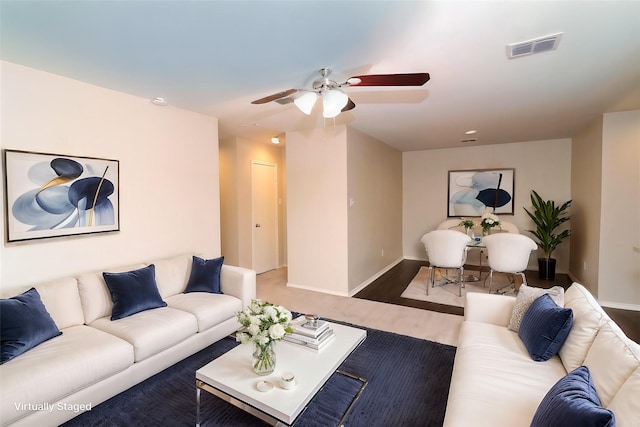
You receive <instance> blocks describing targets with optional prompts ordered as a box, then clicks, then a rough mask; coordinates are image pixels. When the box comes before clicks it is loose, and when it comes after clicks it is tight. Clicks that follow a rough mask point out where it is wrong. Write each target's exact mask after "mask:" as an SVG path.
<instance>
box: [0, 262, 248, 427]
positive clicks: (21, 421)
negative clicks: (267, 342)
mask: <svg viewBox="0 0 640 427" xmlns="http://www.w3.org/2000/svg"><path fill="white" fill-rule="evenodd" d="M150 264H154V265H155V276H156V283H157V287H158V290H159V292H160V295H161V296H162V299H163V300H164V301H165V302H166V303H167V307H162V308H155V309H151V310H146V311H142V312H140V313H136V314H133V315H131V316H128V317H125V318H123V319H119V320H116V321H111V320H110V315H111V309H112V306H113V304H112V301H111V296H110V293H109V289H108V288H107V285H106V283H105V281H104V279H103V276H102V271H98V272H94V273H89V274H82V275H79V276H77V277H67V278H63V279H59V280H55V281H51V282H48V283H43V284H37V285H35V286H33V287H35V288H36V290H37V291H38V293H39V294H40V296H41V299H42V302H43V303H44V305H45V308H46V310H47V311H48V312H49V314H50V315H51V317H52V318H53V320H54V321H55V323H56V325H57V327H58V328H59V329H60V331H62V334H61V335H59V336H57V337H55V338H52V339H50V340H48V341H45V342H44V343H42V344H40V345H38V346H36V347H34V348H33V349H31V350H28V351H27V352H26V353H23V354H21V355H19V356H17V357H16V358H14V359H12V360H9V361H8V362H6V363H4V364H2V365H0V425H2V426H5V425H15V426H40V427H41V426H56V425H59V424H60V423H62V422H65V421H67V420H69V419H71V418H73V417H75V416H77V415H78V414H80V413H81V412H84V411H86V410H90V409H91V407H93V406H96V405H98V404H99V403H101V402H103V401H105V400H107V399H109V398H110V397H113V396H115V395H116V394H118V393H120V392H122V391H124V390H126V389H128V388H129V387H131V386H133V385H135V384H137V383H139V382H141V381H143V380H144V379H146V378H148V377H150V376H152V375H154V374H156V373H158V372H160V371H162V370H163V369H165V368H167V367H169V366H171V365H173V364H175V363H176V362H178V361H180V360H182V359H184V358H185V357H187V356H189V355H191V354H193V353H196V352H197V351H199V350H201V349H203V348H205V347H207V346H209V345H210V344H212V343H214V342H215V341H218V340H220V339H221V338H223V337H225V336H227V335H229V334H231V333H232V332H234V331H235V330H236V329H237V328H238V326H239V324H238V322H237V320H236V317H235V314H236V312H238V311H240V310H242V309H244V307H246V306H247V305H248V304H249V303H250V302H251V299H253V298H255V295H256V273H255V271H253V270H249V269H245V268H240V267H233V266H228V265H223V266H222V270H221V274H220V283H221V290H222V292H223V294H213V293H205V292H195V293H183V291H184V290H185V287H186V284H187V281H188V279H189V276H190V272H191V265H192V255H180V256H175V257H171V258H167V259H161V260H155V261H150V262H148V263H143V264H139V265H130V266H126V267H122V268H117V269H108V270H107V271H109V272H125V271H132V270H136V269H139V268H142V267H145V266H148V265H150ZM28 288H31V286H29V287H27V288H25V290H26V289H28ZM13 294H14V295H15V294H16V292H14V293H13ZM3 297H7V296H5V295H3Z"/></svg>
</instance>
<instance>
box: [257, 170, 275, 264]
mask: <svg viewBox="0 0 640 427" xmlns="http://www.w3.org/2000/svg"><path fill="white" fill-rule="evenodd" d="M277 176H278V175H277V170H276V165H272V164H266V163H259V162H252V163H251V193H252V194H251V201H252V207H253V208H252V209H253V214H252V217H253V224H252V227H253V269H254V270H255V271H256V272H257V273H264V272H265V271H269V270H274V269H276V268H277V267H278V187H277V184H278V179H277Z"/></svg>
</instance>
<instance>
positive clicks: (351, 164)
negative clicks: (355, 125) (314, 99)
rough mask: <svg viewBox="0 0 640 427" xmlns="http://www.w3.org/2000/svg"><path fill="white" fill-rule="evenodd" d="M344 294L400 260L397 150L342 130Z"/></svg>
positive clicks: (362, 285) (398, 156)
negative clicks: (345, 222) (344, 157)
mask: <svg viewBox="0 0 640 427" xmlns="http://www.w3.org/2000/svg"><path fill="white" fill-rule="evenodd" d="M347 181H348V182H347V189H348V190H347V191H348V197H349V220H348V222H349V225H348V228H349V240H348V241H349V294H350V295H352V294H354V293H357V291H358V290H360V289H362V288H363V287H364V286H366V285H367V284H368V283H370V281H371V280H372V278H375V277H377V276H378V275H380V274H381V272H384V271H386V270H387V269H388V268H389V267H390V266H392V265H394V264H395V263H397V262H398V261H400V260H401V259H402V153H401V152H399V151H397V150H395V149H393V148H391V147H389V146H388V145H385V144H383V143H381V142H379V141H378V140H376V139H374V138H372V137H370V136H368V135H365V134H363V133H361V132H359V131H357V130H355V129H351V128H349V129H348V130H347Z"/></svg>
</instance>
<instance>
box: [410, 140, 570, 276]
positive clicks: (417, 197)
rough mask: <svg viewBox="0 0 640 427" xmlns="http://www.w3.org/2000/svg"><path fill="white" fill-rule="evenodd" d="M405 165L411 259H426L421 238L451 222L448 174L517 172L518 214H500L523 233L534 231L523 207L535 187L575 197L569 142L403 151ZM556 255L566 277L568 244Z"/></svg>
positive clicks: (549, 194) (559, 197)
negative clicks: (448, 200) (455, 171)
mask: <svg viewBox="0 0 640 427" xmlns="http://www.w3.org/2000/svg"><path fill="white" fill-rule="evenodd" d="M402 166H403V227H402V229H403V231H402V240H403V252H404V257H405V258H408V259H419V260H426V259H427V256H426V252H425V250H424V245H423V244H422V243H421V242H420V238H421V237H422V236H423V235H424V234H425V233H426V232H428V231H430V230H433V229H435V228H436V227H437V225H438V224H439V223H440V222H441V221H443V220H445V219H447V188H448V171H451V170H469V169H502V168H515V190H514V215H513V216H511V215H500V216H501V217H502V218H503V219H504V220H505V221H509V222H513V223H515V224H516V225H517V226H518V227H519V228H520V230H521V232H522V233H523V234H528V233H527V232H526V230H527V229H531V228H533V222H532V221H531V220H530V219H529V217H528V216H527V214H526V212H525V211H524V209H523V207H525V206H526V207H527V208H528V209H529V208H531V201H530V193H531V190H532V189H533V190H536V191H537V192H538V194H540V195H541V196H542V197H543V198H544V199H552V200H555V201H556V202H565V201H567V200H569V199H571V140H570V139H556V140H547V141H529V142H518V143H511V144H495V145H483V146H479V147H462V148H450V149H441V150H425V151H412V152H405V153H403V154H402ZM570 239H571V238H569V240H570ZM553 257H554V258H556V259H557V266H556V270H557V272H559V273H567V272H568V268H569V242H568V241H565V242H563V243H562V244H561V245H560V247H559V248H558V249H556V251H554V253H553ZM529 268H531V269H536V270H537V268H538V266H537V254H536V252H534V253H533V254H532V256H531V257H530V259H529Z"/></svg>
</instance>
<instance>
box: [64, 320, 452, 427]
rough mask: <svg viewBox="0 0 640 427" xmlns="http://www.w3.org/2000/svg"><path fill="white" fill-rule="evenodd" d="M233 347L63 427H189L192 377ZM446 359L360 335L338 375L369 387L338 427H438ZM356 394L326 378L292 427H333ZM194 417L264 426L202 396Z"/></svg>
mask: <svg viewBox="0 0 640 427" xmlns="http://www.w3.org/2000/svg"><path fill="white" fill-rule="evenodd" d="M365 329H366V328H365ZM235 345H237V343H236V342H235V341H234V340H233V339H231V338H225V339H223V340H221V341H219V342H217V343H215V344H213V345H211V346H210V347H208V348H206V349H204V350H202V351H200V352H199V353H196V354H194V355H193V356H191V357H189V358H187V359H185V360H183V361H181V362H179V363H177V364H176V365H174V366H172V367H170V368H168V369H166V370H164V371H163V372H161V373H159V374H157V375H155V376H153V377H151V378H149V379H148V380H146V381H144V382H143V383H141V384H138V385H136V386H134V387H132V388H131V389H129V390H127V391H125V392H124V393H121V394H119V395H117V396H115V397H114V398H112V399H110V400H108V401H106V402H104V403H102V404H100V405H98V406H96V407H94V408H93V409H92V411H91V412H86V413H84V414H81V415H80V416H78V417H76V418H75V419H73V420H71V421H69V422H67V423H66V424H64V426H65V427H88V426H104V427H106V426H118V427H120V426H123V427H124V426H127V427H129V426H151V425H153V426H188V425H189V426H193V425H195V412H196V404H195V371H196V370H197V369H198V368H200V367H201V366H203V365H205V364H206V363H208V362H209V361H211V360H213V359H214V358H216V357H218V356H220V355H221V354H223V353H224V352H226V351H228V350H230V349H231V348H233V347H234V346H235ZM454 355H455V347H452V346H448V345H445V344H439V343H435V342H432V341H427V340H421V339H417V338H412V337H408V336H404V335H398V334H393V333H389V332H383V331H379V330H376V329H367V339H365V341H364V342H363V343H362V344H361V345H360V346H359V347H358V348H357V349H356V350H355V351H354V352H353V353H352V354H351V355H350V356H349V357H348V358H347V359H346V360H345V362H344V363H343V364H342V366H341V367H340V369H342V370H344V371H346V372H349V373H352V374H354V375H357V376H360V377H363V378H366V379H367V380H368V381H369V383H368V385H367V387H366V388H365V390H364V392H363V394H362V395H361V396H360V398H359V399H358V401H357V402H356V404H355V406H354V407H353V409H352V411H351V413H350V415H349V417H348V418H347V420H346V422H345V425H347V426H349V427H356V426H363V427H364V426H366V427H371V426H390V425H393V426H417V425H420V426H440V425H442V422H443V419H444V412H445V408H446V402H447V395H448V392H449V383H450V380H451V372H452V369H453V358H454ZM359 387H360V383H359V382H357V381H355V380H352V379H350V378H348V377H345V376H343V375H340V374H334V375H333V376H332V377H331V378H330V379H329V381H328V382H327V383H326V384H325V386H324V387H323V388H322V389H321V390H320V392H319V393H318V394H317V395H316V396H315V398H314V399H313V400H312V401H311V403H310V405H309V407H308V408H307V409H306V411H305V412H303V413H302V415H300V417H299V418H298V420H297V421H296V423H295V425H296V426H302V427H307V426H317V427H327V426H331V425H335V424H337V420H339V419H340V417H341V416H342V413H343V411H344V410H345V409H346V407H347V406H348V404H349V402H350V401H351V399H352V397H353V396H354V395H355V393H356V392H357V390H358V389H359ZM202 411H203V424H202V425H203V426H262V425H265V424H263V423H262V422H261V421H259V420H258V419H256V418H254V417H253V416H251V415H249V414H247V413H245V412H243V411H242V410H240V409H237V408H235V407H234V406H232V405H230V404H228V403H226V402H223V401H222V400H220V399H218V398H216V397H214V396H211V395H209V394H208V393H206V392H203V393H202Z"/></svg>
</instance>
